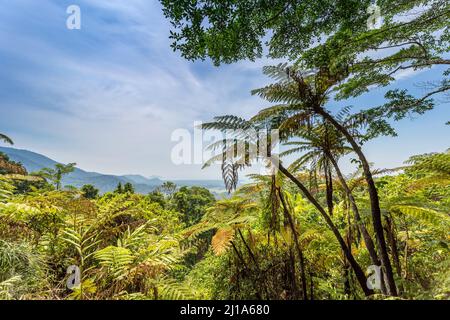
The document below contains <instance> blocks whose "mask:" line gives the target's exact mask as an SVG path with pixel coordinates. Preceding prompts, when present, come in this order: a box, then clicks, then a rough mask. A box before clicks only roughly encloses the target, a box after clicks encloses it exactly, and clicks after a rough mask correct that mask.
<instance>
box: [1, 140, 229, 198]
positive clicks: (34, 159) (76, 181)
mask: <svg viewBox="0 0 450 320" xmlns="http://www.w3.org/2000/svg"><path fill="white" fill-rule="evenodd" d="M0 152H3V153H5V154H7V155H8V156H9V158H10V159H11V160H13V161H16V162H20V163H22V164H23V166H24V167H25V168H26V169H27V171H28V172H29V173H31V172H36V171H39V170H41V169H42V168H52V167H53V166H54V165H55V164H57V163H59V162H58V161H55V160H53V159H50V158H48V157H46V156H44V155H42V154H39V153H36V152H32V151H28V150H22V149H15V148H7V147H0ZM164 181H165V180H163V179H161V178H158V177H144V176H142V175H137V174H129V175H121V176H117V175H110V174H102V173H97V172H88V171H84V170H82V169H80V168H76V169H75V171H74V172H72V173H70V174H68V175H67V176H65V177H64V178H63V181H62V182H63V185H64V186H68V185H70V186H74V187H77V188H80V187H82V186H83V185H85V184H92V185H93V186H95V187H96V188H98V189H99V190H100V192H101V193H105V192H108V191H113V190H114V189H115V188H116V187H117V185H118V184H119V183H122V184H125V183H127V182H129V183H131V184H133V186H134V188H135V190H136V192H137V193H142V194H145V193H149V192H151V191H153V190H155V189H156V188H157V187H159V186H161V185H162V184H163V183H164ZM171 181H173V182H174V183H176V184H177V186H194V185H195V186H201V187H205V188H207V189H209V190H210V191H211V192H213V193H214V194H216V195H220V194H221V193H223V192H225V189H224V185H223V182H222V181H220V180H171Z"/></svg>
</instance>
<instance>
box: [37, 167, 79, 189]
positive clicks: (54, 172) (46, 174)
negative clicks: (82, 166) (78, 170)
mask: <svg viewBox="0 0 450 320" xmlns="http://www.w3.org/2000/svg"><path fill="white" fill-rule="evenodd" d="M76 165H77V164H76V163H69V164H61V163H57V164H55V166H54V168H43V169H42V170H40V171H39V172H38V173H37V174H38V175H40V176H42V177H43V178H46V179H49V180H50V181H52V183H53V184H54V186H55V188H56V190H61V181H62V178H63V177H64V176H65V175H67V174H69V173H71V172H73V171H74V170H75V166H76Z"/></svg>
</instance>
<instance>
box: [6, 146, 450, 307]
mask: <svg viewBox="0 0 450 320" xmlns="http://www.w3.org/2000/svg"><path fill="white" fill-rule="evenodd" d="M311 152H313V151H311ZM311 156H313V154H311ZM449 163H450V154H449V153H448V152H444V153H434V154H426V155H420V156H415V157H412V158H411V159H410V160H409V161H408V162H407V164H405V166H404V167H402V168H398V169H395V170H383V171H376V174H377V178H376V186H377V189H378V192H379V194H380V199H381V202H380V204H381V208H382V219H383V232H384V234H385V237H386V239H388V241H387V242H388V252H389V255H390V257H391V259H392V263H393V266H394V270H395V282H396V284H397V286H398V291H399V297H400V298H404V299H448V298H449V294H450V283H449V279H450V274H449V270H450V265H449V264H450V259H449V257H450V255H449V247H448V244H449V235H448V230H450V229H449V227H450V217H449V213H448V208H449V205H450V203H449V202H450V189H449V181H450V168H449ZM319 167H320V166H317V167H316V170H314V171H306V170H304V168H302V167H299V168H298V170H296V171H295V175H296V177H297V178H298V179H299V180H300V181H302V182H303V183H304V184H305V185H306V186H307V187H308V190H309V191H310V192H311V193H312V194H314V196H315V197H316V198H317V199H319V201H320V202H321V203H323V204H324V205H325V204H326V203H327V191H329V190H328V189H329V185H330V184H332V190H331V194H332V196H331V199H330V205H332V207H333V209H332V213H330V219H331V221H332V222H333V224H334V225H335V226H336V228H337V229H338V232H339V233H340V234H341V235H342V237H343V238H344V240H345V243H346V244H347V246H348V248H350V250H351V254H352V255H353V257H354V258H355V260H356V261H357V263H358V264H359V265H361V266H362V267H363V268H366V267H367V266H369V265H371V264H372V262H371V258H370V255H369V253H368V250H367V247H366V244H365V240H364V236H363V235H362V230H361V226H365V229H366V231H367V233H368V234H369V236H370V237H372V236H373V234H374V232H373V229H372V227H371V225H370V208H369V204H368V202H369V199H368V196H367V193H366V191H365V189H366V186H365V182H364V179H363V178H362V176H361V172H360V171H358V172H355V173H353V174H352V175H349V176H348V177H346V184H347V186H348V188H350V190H351V195H352V196H351V197H350V194H348V193H347V192H346V190H345V189H346V188H345V187H344V186H343V184H342V183H343V181H339V179H338V177H337V176H336V175H335V174H332V175H331V177H328V178H327V177H326V176H325V175H324V174H322V173H321V170H319ZM387 173H389V174H387ZM27 177H28V178H27ZM30 177H31V176H18V175H15V176H10V175H3V176H2V177H1V180H0V297H1V298H2V299H187V298H190V299H302V298H306V299H362V298H364V292H363V290H362V289H361V288H360V286H359V285H358V282H357V280H356V278H355V275H354V272H353V271H352V269H351V267H350V265H349V263H348V260H347V258H346V256H345V254H344V253H343V251H342V248H341V247H340V246H339V243H338V241H337V240H336V237H335V235H334V234H333V232H332V231H331V230H330V228H329V226H328V225H327V224H326V222H325V220H324V219H323V217H321V216H320V213H319V212H318V211H317V209H316V208H315V207H314V206H313V205H312V204H311V203H310V202H309V201H308V200H307V199H305V197H304V196H303V195H302V194H301V193H299V192H298V191H297V189H296V186H295V185H294V184H293V183H292V182H290V181H289V180H287V179H286V178H284V177H283V176H282V175H281V173H279V174H277V175H274V176H262V175H254V176H252V177H251V178H252V181H253V182H252V183H249V184H245V185H242V186H241V187H240V188H239V189H238V190H237V191H235V192H234V193H233V194H232V196H230V197H229V198H226V199H220V200H215V199H214V197H213V196H212V195H211V193H210V192H209V191H208V190H206V189H204V188H200V187H191V188H187V187H182V188H177V189H176V190H173V189H171V190H173V192H170V193H168V191H169V189H170V188H168V189H165V190H164V191H165V192H167V193H163V192H160V191H155V192H153V193H151V194H148V195H140V194H134V193H133V192H132V191H123V190H116V191H115V192H110V193H106V194H104V195H100V196H95V197H94V198H92V197H91V196H90V194H88V197H86V195H85V194H84V193H83V190H85V191H86V190H90V187H86V188H83V190H76V189H67V188H66V189H64V190H57V189H56V188H55V187H54V186H53V185H52V184H49V183H42V182H41V183H40V184H39V185H38V186H34V185H33V184H35V183H36V182H35V181H33V180H31V181H29V180H30ZM327 179H330V180H327ZM24 181H25V183H26V184H29V188H25V189H24V188H23V186H22V185H23V183H24ZM18 186H22V187H21V188H20V189H19V188H18ZM91 187H92V186H91ZM172 187H173V186H172ZM23 190H26V191H23ZM352 202H354V203H353V204H354V205H355V206H356V207H357V208H358V211H359V216H360V217H359V218H358V219H357V218H356V217H355V211H354V208H355V207H353V209H352V205H353V204H352ZM71 265H75V266H78V267H79V268H80V273H81V274H80V285H79V286H76V287H74V288H72V289H68V288H67V285H66V283H67V281H68V277H69V275H68V274H67V269H68V267H69V266H71ZM383 297H385V295H382V294H381V291H380V290H375V292H374V294H373V295H371V296H370V298H372V299H379V298H383Z"/></svg>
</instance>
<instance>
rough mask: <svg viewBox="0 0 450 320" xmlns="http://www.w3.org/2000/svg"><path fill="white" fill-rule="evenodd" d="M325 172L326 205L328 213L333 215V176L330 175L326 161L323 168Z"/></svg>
mask: <svg viewBox="0 0 450 320" xmlns="http://www.w3.org/2000/svg"><path fill="white" fill-rule="evenodd" d="M324 173H325V186H326V198H327V207H328V213H329V214H330V216H332V215H333V178H332V176H331V168H330V167H329V164H328V163H327V164H326V165H325V168H324Z"/></svg>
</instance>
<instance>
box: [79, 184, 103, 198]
mask: <svg viewBox="0 0 450 320" xmlns="http://www.w3.org/2000/svg"><path fill="white" fill-rule="evenodd" d="M81 192H82V193H83V196H84V197H85V198H87V199H95V198H97V197H98V193H99V190H98V189H97V188H96V187H94V186H93V185H92V184H85V185H84V186H83V187H82V188H81Z"/></svg>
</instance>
